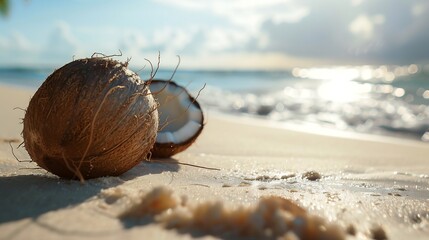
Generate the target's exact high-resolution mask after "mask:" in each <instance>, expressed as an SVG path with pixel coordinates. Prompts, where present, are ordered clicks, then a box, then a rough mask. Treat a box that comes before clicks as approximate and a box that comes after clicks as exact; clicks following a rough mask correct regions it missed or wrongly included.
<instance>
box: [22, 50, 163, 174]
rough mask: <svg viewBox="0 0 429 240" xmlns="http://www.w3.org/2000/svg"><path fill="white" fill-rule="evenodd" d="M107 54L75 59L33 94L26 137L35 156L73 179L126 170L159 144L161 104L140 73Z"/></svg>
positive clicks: (31, 155)
mask: <svg viewBox="0 0 429 240" xmlns="http://www.w3.org/2000/svg"><path fill="white" fill-rule="evenodd" d="M127 65H128V64H127V63H121V62H118V61H114V60H112V59H107V58H99V57H96V58H87V59H80V60H76V61H73V62H70V63H68V64H66V65H64V66H63V67H61V68H60V69H58V70H56V71H54V72H53V73H52V74H51V75H50V76H49V77H48V78H47V79H46V80H45V82H44V83H43V84H42V85H41V86H40V88H39V89H38V90H37V92H36V93H35V94H34V96H33V97H32V98H31V100H30V103H29V106H28V108H27V111H26V114H25V117H24V122H23V123H24V129H23V138H24V144H25V148H26V150H27V151H28V153H29V155H30V157H31V159H32V160H33V161H34V162H36V163H37V164H38V165H39V166H40V167H42V168H44V169H46V170H48V171H49V172H51V173H53V174H55V175H58V176H60V177H62V178H68V179H80V180H82V181H83V179H90V178H96V177H102V176H117V175H120V174H122V173H124V172H126V171H128V170H129V169H131V168H132V167H134V166H135V165H136V164H138V163H139V162H140V161H142V160H144V159H145V158H146V156H147V155H148V153H149V151H150V149H151V148H152V146H153V144H154V143H155V139H156V134H157V130H158V122H159V121H158V112H157V110H156V108H157V105H156V102H155V100H154V99H153V97H152V94H151V92H150V90H149V88H148V86H147V84H145V83H143V81H142V80H141V79H140V78H139V76H138V75H137V74H135V73H134V72H132V71H131V70H129V69H128V68H127Z"/></svg>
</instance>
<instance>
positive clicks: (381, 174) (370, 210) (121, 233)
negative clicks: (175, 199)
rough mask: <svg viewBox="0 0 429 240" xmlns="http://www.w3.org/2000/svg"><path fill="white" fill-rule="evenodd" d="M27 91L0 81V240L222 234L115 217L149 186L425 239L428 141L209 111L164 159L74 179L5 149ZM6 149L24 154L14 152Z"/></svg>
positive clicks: (360, 231) (15, 132)
mask: <svg viewBox="0 0 429 240" xmlns="http://www.w3.org/2000/svg"><path fill="white" fill-rule="evenodd" d="M32 93H33V92H32V91H30V90H24V89H18V88H14V87H9V86H1V87H0V113H1V121H0V192H1V193H2V196H1V198H0V239H58V238H61V239H119V238H120V239H142V238H145V239H173V238H174V239H192V238H201V237H202V238H207V239H213V238H215V239H216V238H226V237H225V236H222V235H221V234H220V235H216V234H215V235H212V234H207V233H205V232H204V231H198V229H197V230H195V229H194V230H183V229H182V230H180V231H179V230H175V229H166V228H165V227H164V226H163V225H162V224H160V223H159V222H158V221H156V220H155V219H151V218H144V217H143V218H141V219H139V220H133V221H130V220H126V221H124V220H123V219H121V218H119V217H118V216H119V215H120V214H121V213H122V212H123V211H125V210H126V209H127V208H129V207H130V205H132V204H133V201H135V199H138V197H139V196H140V195H141V194H142V193H146V192H150V191H151V190H152V189H153V188H155V187H158V186H165V187H168V188H169V189H171V190H172V191H174V193H175V194H176V195H177V196H185V198H186V199H187V201H188V202H191V203H195V204H199V203H205V202H210V201H220V202H221V203H222V204H224V205H225V206H228V207H230V208H234V207H237V206H246V207H249V206H250V207H251V206H252V205H254V204H257V202H258V201H259V200H260V199H261V197H263V196H273V195H274V196H278V197H283V198H287V199H290V200H293V201H294V202H296V203H297V204H298V205H299V206H301V207H303V208H304V209H306V211H307V212H308V213H309V214H311V215H315V216H319V217H321V218H323V219H324V220H325V221H327V222H329V223H332V224H335V225H337V226H339V227H341V228H342V229H345V230H347V229H348V230H349V232H352V231H351V230H350V229H354V232H355V236H353V235H350V234H349V235H347V239H372V238H373V237H377V236H375V235H374V230H373V229H375V228H377V227H381V229H383V231H385V233H386V235H387V237H388V239H398V240H399V239H427V236H428V235H429V159H428V156H429V145H428V144H427V143H421V142H417V141H409V140H406V141H405V140H404V141H401V140H397V139H393V140H392V139H389V138H380V137H377V138H374V139H371V138H366V139H362V138H359V139H355V138H353V137H347V138H344V137H337V136H326V135H320V134H312V133H311V132H310V131H307V132H302V131H294V130H287V129H281V128H277V127H266V126H264V124H262V122H261V121H254V120H249V119H243V118H239V117H237V118H232V117H228V118H225V117H222V116H219V115H217V114H215V113H211V112H209V113H207V116H208V117H207V124H206V127H205V129H204V131H203V133H202V135H201V136H200V137H199V139H198V140H197V142H196V143H195V144H194V145H193V146H192V147H191V148H189V149H188V150H187V151H185V152H183V153H181V154H178V155H176V156H174V157H173V158H171V159H169V160H168V161H169V162H172V163H160V162H154V163H145V162H143V163H141V164H139V165H138V166H136V167H135V168H133V169H131V170H130V171H129V172H127V173H125V174H123V175H122V176H119V177H105V178H99V179H93V180H89V181H87V182H86V183H85V184H84V185H82V184H80V183H79V182H77V181H70V180H62V179H59V178H57V177H55V176H54V175H52V174H50V173H47V172H46V171H44V170H42V169H37V168H36V167H37V166H36V165H35V164H34V163H18V162H17V161H16V160H15V158H14V156H13V155H12V152H11V150H10V146H9V142H12V145H13V146H15V147H16V146H17V145H18V144H19V143H20V142H21V141H22V139H21V137H20V132H21V130H22V125H20V121H21V120H20V118H22V117H23V114H24V111H22V110H19V109H16V110H13V108H15V107H20V108H23V109H24V108H25V107H26V106H27V104H28V101H29V99H30V97H31V95H32ZM15 155H16V156H17V157H18V158H19V159H22V160H27V159H28V155H27V153H26V152H25V149H22V148H19V149H17V150H15ZM155 160H156V159H155ZM175 162H183V163H190V164H198V165H202V166H205V167H212V168H219V169H220V170H219V171H218V170H207V169H202V168H195V167H190V166H185V165H179V164H177V163H175ZM309 171H313V172H312V173H309ZM112 193H113V194H112ZM115 193H120V194H115Z"/></svg>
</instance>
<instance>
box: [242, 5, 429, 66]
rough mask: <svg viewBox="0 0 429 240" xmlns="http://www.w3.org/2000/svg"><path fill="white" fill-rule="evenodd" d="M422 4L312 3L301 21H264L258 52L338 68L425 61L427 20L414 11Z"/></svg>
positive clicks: (427, 54) (428, 34)
mask: <svg viewBox="0 0 429 240" xmlns="http://www.w3.org/2000/svg"><path fill="white" fill-rule="evenodd" d="M422 2H423V1H422V0H421V1H419V0H410V1H409V2H407V3H404V2H395V4H392V3H391V2H389V1H388V0H380V1H352V2H346V1H343V0H332V1H314V2H311V4H310V3H309V4H308V8H309V14H308V15H307V16H305V17H304V18H303V19H301V21H299V22H294V23H290V22H283V23H276V22H275V21H274V20H272V19H271V20H267V21H265V23H264V24H263V25H262V27H261V32H262V34H261V35H260V36H262V37H263V38H264V41H265V44H264V47H259V50H260V51H262V52H264V51H265V52H266V51H272V52H283V53H284V54H289V55H292V56H297V57H312V58H319V59H326V60H327V61H329V60H335V61H336V62H338V63H358V64H362V63H363V64H365V63H382V64H384V63H410V62H415V61H423V60H429V48H428V47H427V42H429V24H428V22H429V17H428V16H427V14H420V15H418V16H416V14H415V12H416V11H417V10H413V9H415V8H416V7H415V6H416V5H415V4H417V3H419V4H421V3H422ZM417 6H419V9H424V7H421V6H420V5H417ZM425 6H426V5H425ZM419 11H420V10H419ZM421 11H423V10H421ZM258 42H260V39H258V38H257V39H254V40H253V44H250V45H249V49H254V48H256V47H257V46H258V44H257V43H258ZM259 46H260V45H259Z"/></svg>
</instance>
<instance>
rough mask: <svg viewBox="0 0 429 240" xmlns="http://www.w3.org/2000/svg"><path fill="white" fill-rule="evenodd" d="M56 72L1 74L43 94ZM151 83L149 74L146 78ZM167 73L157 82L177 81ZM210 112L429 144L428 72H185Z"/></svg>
mask: <svg viewBox="0 0 429 240" xmlns="http://www.w3.org/2000/svg"><path fill="white" fill-rule="evenodd" d="M52 71H53V70H52V69H26V68H7V69H6V68H4V69H0V83H3V84H10V85H15V86H20V87H25V88H32V89H37V88H38V87H39V86H40V85H41V84H42V82H43V81H44V79H46V77H47V76H48V75H49V74H50V73H52ZM139 74H140V75H141V77H142V78H143V79H147V78H148V77H149V73H148V72H147V71H146V72H145V71H141V72H139ZM171 74H172V71H170V70H160V71H159V72H158V73H157V76H156V77H157V78H160V79H169V78H170V77H171ZM173 80H174V81H176V82H177V83H179V84H181V85H184V86H187V88H188V89H189V90H190V92H191V93H192V94H193V95H197V93H198V91H199V90H200V89H201V88H203V86H204V85H206V86H205V87H204V89H203V90H202V91H201V94H200V95H199V97H198V99H199V101H200V103H201V104H202V105H203V107H204V108H207V109H213V110H216V111H220V112H223V113H227V114H234V115H246V116H250V117H256V118H266V119H270V120H273V121H280V122H288V123H294V124H303V125H305V124H307V125H308V124H310V125H315V126H320V127H324V128H332V129H340V130H345V131H354V132H362V133H370V134H378V135H390V136H396V137H407V138H413V139H421V140H424V141H429V133H426V132H428V131H429V69H428V68H425V66H418V65H414V64H413V65H409V66H362V67H341V66H340V67H336V66H335V67H325V68H307V69H305V68H295V69H291V70H290V71H267V72H265V71H191V70H179V71H178V72H176V74H175V75H174V79H173Z"/></svg>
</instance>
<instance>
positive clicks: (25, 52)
mask: <svg viewBox="0 0 429 240" xmlns="http://www.w3.org/2000/svg"><path fill="white" fill-rule="evenodd" d="M37 51H38V49H37V47H36V46H35V45H34V44H33V43H32V42H31V41H30V40H29V38H28V37H27V36H25V35H23V34H22V33H21V32H19V31H13V32H12V33H11V34H9V35H6V36H4V37H0V52H1V53H2V54H1V55H2V57H1V58H0V64H4V65H14V64H17V63H22V64H24V65H30V63H31V62H32V58H33V56H34V54H36V53H37Z"/></svg>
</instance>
